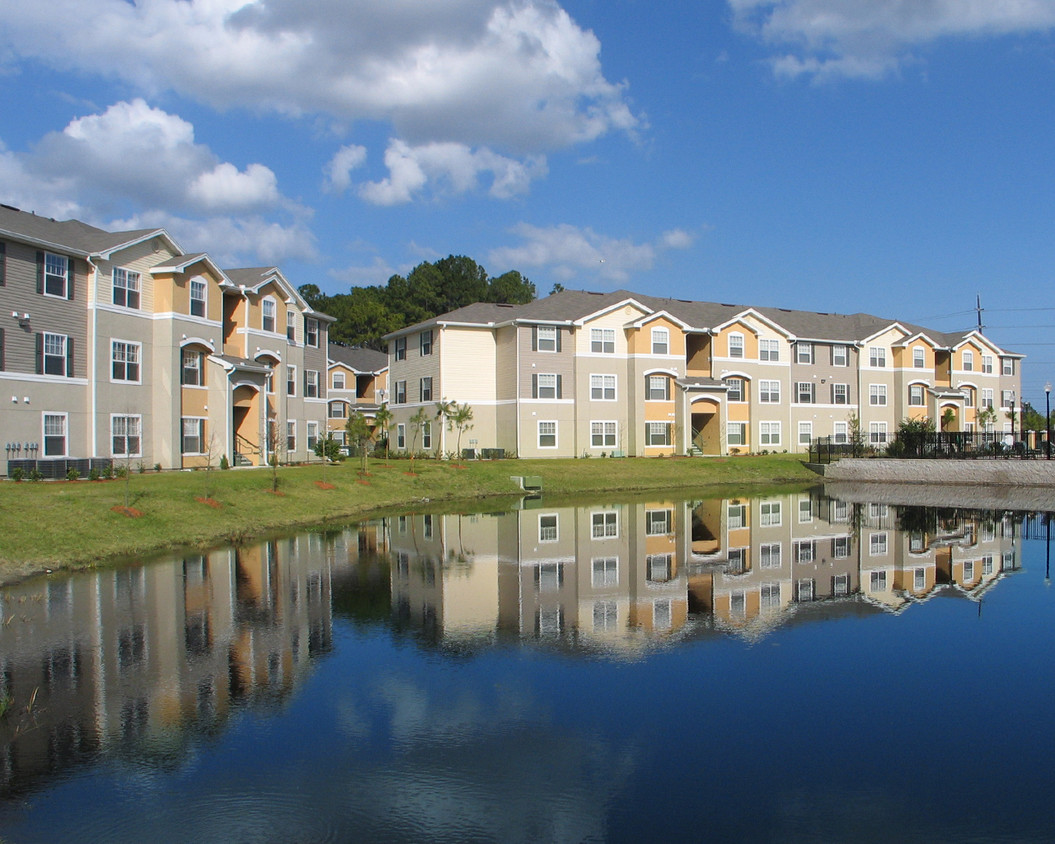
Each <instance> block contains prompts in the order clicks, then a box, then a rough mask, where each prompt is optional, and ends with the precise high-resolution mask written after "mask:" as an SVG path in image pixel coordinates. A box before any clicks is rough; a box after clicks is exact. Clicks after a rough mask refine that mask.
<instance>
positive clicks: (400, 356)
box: [395, 337, 407, 360]
mask: <svg viewBox="0 0 1055 844" xmlns="http://www.w3.org/2000/svg"><path fill="white" fill-rule="evenodd" d="M395 346H396V360H406V359H407V338H406V337H397V338H396V343H395Z"/></svg>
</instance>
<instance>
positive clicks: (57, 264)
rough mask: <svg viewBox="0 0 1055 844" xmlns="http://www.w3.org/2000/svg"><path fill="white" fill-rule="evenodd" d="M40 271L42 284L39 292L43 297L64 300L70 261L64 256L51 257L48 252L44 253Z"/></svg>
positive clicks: (67, 285) (67, 287) (67, 288)
mask: <svg viewBox="0 0 1055 844" xmlns="http://www.w3.org/2000/svg"><path fill="white" fill-rule="evenodd" d="M38 254H39V253H38ZM42 271H43V279H42V282H43V284H42V289H41V291H39V292H42V293H43V294H44V295H45V296H58V297H59V298H61V299H65V298H66V297H67V291H68V290H69V284H68V282H69V275H70V259H69V258H67V257H66V256H65V255H52V254H51V253H50V252H45V253H44V256H43V267H42Z"/></svg>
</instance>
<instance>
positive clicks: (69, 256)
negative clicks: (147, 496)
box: [0, 206, 332, 477]
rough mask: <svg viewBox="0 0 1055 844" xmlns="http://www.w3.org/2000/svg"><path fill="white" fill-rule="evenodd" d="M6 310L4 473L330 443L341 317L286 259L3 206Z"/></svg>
mask: <svg viewBox="0 0 1055 844" xmlns="http://www.w3.org/2000/svg"><path fill="white" fill-rule="evenodd" d="M0 317H2V319H0V396H2V399H3V400H2V402H0V430H2V434H0V445H3V447H4V451H5V457H6V458H7V463H6V470H7V471H8V473H10V471H11V470H12V469H13V468H15V467H18V468H23V469H27V468H30V467H32V468H38V469H39V470H40V471H42V472H43V473H44V474H45V475H49V476H53V477H57V476H64V475H65V474H66V471H67V467H71V468H76V469H77V470H78V471H80V472H81V474H85V471H84V470H85V469H86V468H87V467H88V466H90V465H92V464H91V462H90V461H92V460H95V461H98V462H100V463H107V462H109V461H112V462H113V463H116V464H118V465H122V464H125V463H127V465H129V466H130V467H131V466H135V467H138V466H139V465H144V466H154V465H160V466H161V467H162V468H166V469H179V468H197V467H202V466H206V465H213V466H216V465H219V464H220V462H221V461H222V460H223V459H225V458H226V461H227V462H228V463H229V464H230V465H263V464H266V463H267V461H268V460H269V459H270V458H271V456H272V455H274V456H276V457H278V459H280V460H282V461H286V460H305V459H309V457H310V456H311V451H312V448H313V447H314V444H315V440H317V439H318V438H319V437H320V436H325V432H326V418H327V413H326V407H327V405H326V399H327V396H326V384H327V356H326V352H327V346H328V341H327V334H328V327H329V324H330V323H331V322H332V319H331V318H330V317H328V316H327V315H325V314H322V313H318V312H316V311H314V310H313V309H312V308H311V307H310V306H309V305H308V304H307V303H306V302H305V301H304V299H303V298H302V297H301V296H300V295H299V294H298V293H297V290H296V288H295V287H294V286H293V285H292V284H291V283H290V282H289V280H288V279H286V277H285V276H284V275H283V274H282V272H281V271H280V270H279V269H277V268H275V267H260V268H252V269H221V268H220V267H219V266H217V264H216V263H215V261H213V259H212V258H210V257H209V255H207V254H205V253H202V252H198V253H187V252H185V251H184V250H183V249H182V248H181V247H180V246H179V244H177V243H176V241H175V240H174V239H173V238H172V237H171V235H169V234H168V233H167V232H165V231H164V230H163V229H141V230H136V231H126V232H107V231H103V230H101V229H98V228H95V227H93V226H89V225H87V224H85V223H82V222H79V221H76V220H67V221H56V220H52V219H49V218H46V217H40V216H37V215H35V214H30V213H26V212H23V211H20V210H18V209H15V208H11V207H9V206H0ZM26 461H29V462H26Z"/></svg>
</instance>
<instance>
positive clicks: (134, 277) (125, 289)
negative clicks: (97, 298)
mask: <svg viewBox="0 0 1055 844" xmlns="http://www.w3.org/2000/svg"><path fill="white" fill-rule="evenodd" d="M113 280H114V284H113V287H114V291H113V303H114V304H115V305H117V306H118V307H121V308H132V309H133V310H138V309H139V285H140V278H139V273H137V272H133V271H132V270H126V269H125V268H124V267H114V273H113Z"/></svg>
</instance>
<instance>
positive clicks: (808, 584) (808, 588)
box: [795, 577, 813, 603]
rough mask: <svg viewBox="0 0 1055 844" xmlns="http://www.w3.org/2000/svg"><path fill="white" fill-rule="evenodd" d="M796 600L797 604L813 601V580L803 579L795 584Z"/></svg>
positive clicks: (809, 578)
mask: <svg viewBox="0 0 1055 844" xmlns="http://www.w3.org/2000/svg"><path fill="white" fill-rule="evenodd" d="M795 593H796V598H795V600H797V601H798V602H799V603H806V602H808V601H812V600H813V578H811V577H803V578H800V579H799V580H798V581H797V582H796V583H795Z"/></svg>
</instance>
